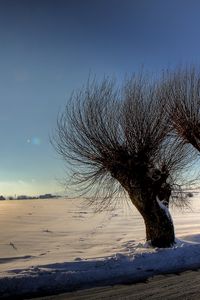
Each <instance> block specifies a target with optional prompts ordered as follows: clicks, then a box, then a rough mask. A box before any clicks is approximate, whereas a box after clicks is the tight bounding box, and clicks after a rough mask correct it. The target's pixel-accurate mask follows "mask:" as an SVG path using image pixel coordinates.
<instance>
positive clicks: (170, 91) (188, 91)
mask: <svg viewBox="0 0 200 300" xmlns="http://www.w3.org/2000/svg"><path fill="white" fill-rule="evenodd" d="M165 97H166V101H167V102H168V111H169V112H170V116H171V120H172V125H173V127H174V129H175V132H176V134H177V135H178V136H180V137H181V138H182V140H183V142H184V143H188V144H191V145H192V146H193V147H194V148H195V149H196V150H197V151H199V152H200V70H198V69H197V68H195V67H194V66H193V67H186V68H179V69H177V70H175V71H173V72H168V74H167V76H165Z"/></svg>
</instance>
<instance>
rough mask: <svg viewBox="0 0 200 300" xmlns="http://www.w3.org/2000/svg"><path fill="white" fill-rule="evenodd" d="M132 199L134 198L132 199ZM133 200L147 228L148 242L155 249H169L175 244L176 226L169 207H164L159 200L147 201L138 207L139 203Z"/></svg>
mask: <svg viewBox="0 0 200 300" xmlns="http://www.w3.org/2000/svg"><path fill="white" fill-rule="evenodd" d="M131 198H132V197H131ZM135 200H136V199H135V198H134V199H133V198H132V203H133V204H134V205H135V206H136V208H137V209H138V211H139V212H140V213H141V215H142V217H143V219H144V223H145V227H146V240H147V241H149V242H150V243H151V245H152V246H153V247H159V248H167V247H171V246H172V245H173V244H174V243H175V234H174V225H173V221H172V219H171V216H170V214H169V211H168V207H167V205H164V204H163V203H162V202H161V201H159V200H158V199H156V198H155V199H146V200H148V201H144V202H142V203H141V204H142V205H138V203H139V201H138V200H137V201H135Z"/></svg>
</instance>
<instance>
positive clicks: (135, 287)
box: [35, 270, 200, 300]
mask: <svg viewBox="0 0 200 300" xmlns="http://www.w3.org/2000/svg"><path fill="white" fill-rule="evenodd" d="M36 299H37V300H39V299H41V300H64V299H67V300H75V299H76V300H78V299H81V300H86V299H91V300H92V299H95V300H98V299H126V300H128V299H134V300H143V299H148V300H163V299H165V300H168V299H171V300H172V299H173V300H186V299H188V300H199V299H200V270H196V271H186V272H183V273H177V274H169V275H158V276H154V277H153V278H150V279H149V280H147V281H146V282H145V283H137V284H131V285H115V286H108V287H99V288H92V289H86V290H81V291H77V292H72V293H65V294H60V295H56V296H49V297H42V298H36ZM36 299H35V300H36Z"/></svg>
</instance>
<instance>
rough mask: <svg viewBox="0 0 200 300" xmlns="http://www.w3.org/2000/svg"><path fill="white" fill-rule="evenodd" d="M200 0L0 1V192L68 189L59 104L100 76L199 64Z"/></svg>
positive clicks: (118, 76)
mask: <svg viewBox="0 0 200 300" xmlns="http://www.w3.org/2000/svg"><path fill="white" fill-rule="evenodd" d="M199 13H200V1H195V0H188V1H184V0H173V1H172V0H168V1H163V0H151V1H149V0H120V1H119V0H101V1H99V0H93V1H92V0H65V1H63V0H55V1H51V0H48V1H47V0H42V1H41V0H39V1H38V0H26V1H23V0H0V107H1V109H0V140H1V155H0V194H4V195H13V194H18V195H19V194H40V193H45V192H57V191H60V190H61V189H62V187H61V186H60V185H59V183H58V179H61V178H62V177H63V176H64V165H63V162H62V161H61V160H60V159H59V157H58V155H57V154H56V153H55V151H54V149H53V148H52V146H51V145H50V143H49V136H50V135H51V134H52V132H53V130H54V128H55V126H56V118H57V114H58V112H59V111H62V110H63V109H64V106H65V104H66V103H67V100H68V98H69V95H70V94H71V92H72V91H73V89H77V88H80V87H81V86H82V85H83V83H84V82H86V80H87V78H88V75H89V74H95V75H96V76H97V78H102V77H103V76H104V75H111V76H113V75H114V76H116V77H117V78H118V79H119V80H120V79H122V78H123V77H124V75H125V74H130V73H132V72H134V71H137V70H138V69H140V68H141V66H143V65H144V67H145V69H147V70H149V71H151V72H159V71H160V70H162V69H163V68H166V67H170V68H171V67H173V66H177V65H178V64H181V63H195V64H199V63H200V39H199V36H200V18H199Z"/></svg>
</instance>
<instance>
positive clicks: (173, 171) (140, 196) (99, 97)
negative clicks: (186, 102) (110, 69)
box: [53, 76, 190, 247]
mask: <svg viewBox="0 0 200 300" xmlns="http://www.w3.org/2000/svg"><path fill="white" fill-rule="evenodd" d="M162 93H163V91H162V85H160V84H159V83H158V84H156V83H151V82H150V81H149V80H147V79H144V77H142V76H135V77H132V78H131V79H130V80H125V82H124V84H123V86H122V87H121V88H118V89H117V88H116V87H115V84H114V83H113V82H112V81H111V80H109V79H105V80H103V81H102V82H101V83H99V84H98V83H97V82H96V81H93V82H92V83H91V84H88V85H87V86H86V87H85V88H84V89H82V90H81V91H80V92H77V93H74V94H73V95H72V97H71V99H70V101H69V102H68V104H67V106H66V109H65V111H64V112H63V114H61V115H60V116H59V117H58V120H57V130H56V134H55V136H54V142H53V143H54V146H55V147H56V150H57V151H58V153H59V154H60V155H61V156H62V158H63V159H64V161H66V162H67V164H68V165H69V166H70V167H71V171H72V174H71V175H72V178H73V182H75V183H76V184H77V185H78V186H79V190H81V191H82V192H83V193H87V194H88V195H89V196H90V199H91V202H92V204H94V205H96V207H97V209H99V210H101V209H104V208H106V207H107V206H108V205H109V204H111V200H112V199H113V198H114V201H118V197H116V195H118V194H119V193H120V192H121V191H125V193H126V194H127V195H128V196H129V199H130V201H131V202H132V204H133V205H134V206H135V207H136V208H137V210H138V211H139V212H140V214H141V216H142V217H143V219H144V223H145V226H146V239H147V240H148V241H150V242H151V244H152V245H153V246H156V247H169V246H171V245H173V243H174V241H175V237H174V227H173V222H172V220H171V217H170V214H169V212H168V205H169V201H170V199H171V197H170V196H171V193H172V190H173V185H174V183H175V179H176V177H177V175H178V174H180V173H181V172H182V171H183V170H184V168H185V167H186V166H187V165H188V163H189V161H190V159H188V149H187V146H186V145H184V144H182V143H180V142H179V140H178V139H177V138H174V137H173V136H171V135H170V131H171V127H170V121H169V116H168V114H167V113H166V107H165V103H164V102H163V101H162V98H163V97H162V96H163V95H162Z"/></svg>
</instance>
